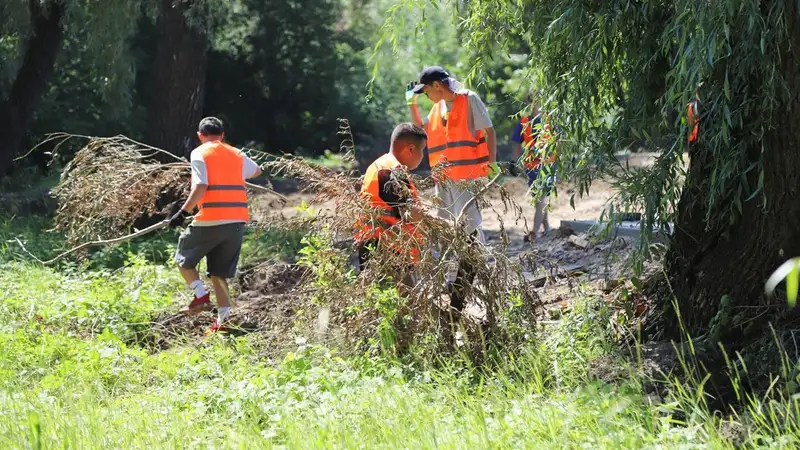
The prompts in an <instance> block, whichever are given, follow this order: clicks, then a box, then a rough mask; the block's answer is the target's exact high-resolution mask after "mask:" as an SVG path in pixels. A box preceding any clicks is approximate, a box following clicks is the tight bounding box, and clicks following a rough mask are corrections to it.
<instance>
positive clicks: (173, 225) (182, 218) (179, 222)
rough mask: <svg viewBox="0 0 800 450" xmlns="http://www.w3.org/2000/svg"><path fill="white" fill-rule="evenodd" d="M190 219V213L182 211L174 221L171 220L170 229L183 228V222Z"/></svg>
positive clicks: (175, 216) (173, 218)
mask: <svg viewBox="0 0 800 450" xmlns="http://www.w3.org/2000/svg"><path fill="white" fill-rule="evenodd" d="M187 217H189V213H187V212H186V211H184V210H183V209H181V210H180V211H178V212H176V213H175V215H174V216H172V219H170V220H169V227H170V228H178V227H180V226H183V222H185V221H186V218H187Z"/></svg>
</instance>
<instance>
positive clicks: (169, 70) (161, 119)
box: [147, 0, 208, 157]
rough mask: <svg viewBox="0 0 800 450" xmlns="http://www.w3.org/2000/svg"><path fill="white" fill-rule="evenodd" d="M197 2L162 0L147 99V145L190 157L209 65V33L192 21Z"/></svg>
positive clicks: (201, 108) (191, 0)
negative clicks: (190, 14)
mask: <svg viewBox="0 0 800 450" xmlns="http://www.w3.org/2000/svg"><path fill="white" fill-rule="evenodd" d="M192 2H193V0H159V17H158V23H157V24H156V26H157V29H158V40H157V44H156V46H157V47H156V55H155V60H154V61H153V67H152V70H151V72H150V76H151V80H150V83H149V99H148V102H147V103H148V104H147V143H148V144H150V145H153V146H156V147H158V148H161V149H164V150H167V151H169V152H172V153H174V154H175V155H178V156H186V157H188V156H189V152H190V151H191V150H192V148H194V147H195V145H194V144H195V140H196V137H195V132H196V130H197V124H198V122H199V121H200V119H201V118H202V117H201V115H202V113H203V100H204V94H205V84H206V67H207V65H208V56H207V55H208V53H207V42H208V41H207V38H206V35H205V33H204V32H203V31H202V30H200V29H198V28H197V27H193V26H191V25H190V24H189V23H188V22H187V18H186V12H187V10H188V9H189V8H190V7H191V6H192Z"/></svg>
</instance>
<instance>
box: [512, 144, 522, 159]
mask: <svg viewBox="0 0 800 450" xmlns="http://www.w3.org/2000/svg"><path fill="white" fill-rule="evenodd" d="M511 156H512V158H514V161H519V159H520V158H522V144H520V143H519V142H512V143H511Z"/></svg>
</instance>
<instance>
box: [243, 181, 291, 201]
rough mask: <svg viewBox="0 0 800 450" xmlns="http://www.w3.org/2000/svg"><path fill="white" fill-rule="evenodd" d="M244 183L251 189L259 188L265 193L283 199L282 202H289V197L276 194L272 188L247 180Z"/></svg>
mask: <svg viewBox="0 0 800 450" xmlns="http://www.w3.org/2000/svg"><path fill="white" fill-rule="evenodd" d="M245 184H246V185H247V187H249V188H251V189H255V190H257V191H259V190H260V191H262V192H266V193H267V194H272V195H274V196H276V197H278V198H279V199H281V200H283V201H284V202H286V203H289V199H288V198H287V197H285V196H283V195H281V194H278V193H277V192H275V191H273V190H272V189H270V188H268V187H264V186H259V185H257V184H253V183H248V182H245Z"/></svg>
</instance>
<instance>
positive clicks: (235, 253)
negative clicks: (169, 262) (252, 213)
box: [175, 223, 244, 278]
mask: <svg viewBox="0 0 800 450" xmlns="http://www.w3.org/2000/svg"><path fill="white" fill-rule="evenodd" d="M243 237H244V223H228V224H224V225H214V226H210V227H198V226H193V225H190V226H189V227H188V228H186V229H185V230H184V231H183V233H181V237H180V238H179V239H178V250H177V251H176V252H175V262H176V263H178V266H180V267H183V268H186V269H194V268H195V267H197V264H199V263H200V260H201V259H203V257H206V265H207V268H208V270H207V272H206V274H207V275H208V276H215V277H219V278H233V277H234V276H235V275H236V265H237V264H238V263H239V253H240V252H241V250H242V238H243Z"/></svg>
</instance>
